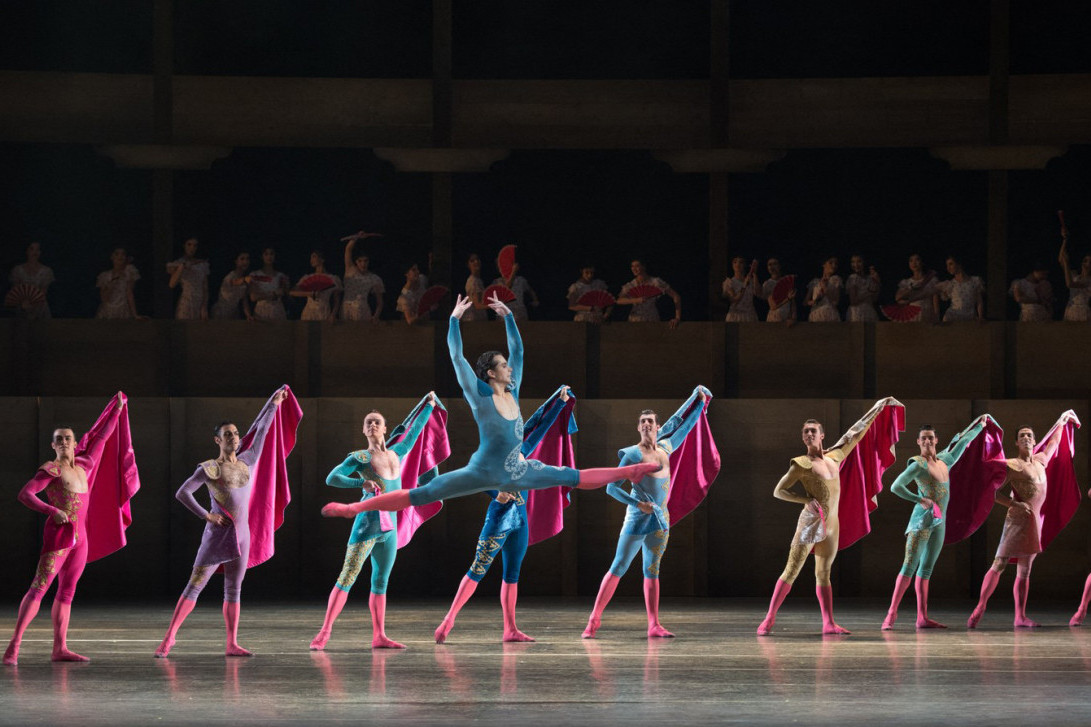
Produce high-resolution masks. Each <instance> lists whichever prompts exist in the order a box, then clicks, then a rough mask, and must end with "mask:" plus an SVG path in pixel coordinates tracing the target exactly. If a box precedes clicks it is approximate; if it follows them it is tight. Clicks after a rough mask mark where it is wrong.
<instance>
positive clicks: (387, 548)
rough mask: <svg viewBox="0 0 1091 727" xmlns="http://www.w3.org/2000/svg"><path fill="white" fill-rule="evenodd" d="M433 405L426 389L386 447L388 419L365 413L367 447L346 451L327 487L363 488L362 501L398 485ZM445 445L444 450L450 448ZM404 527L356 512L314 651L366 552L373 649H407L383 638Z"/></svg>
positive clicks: (387, 516) (326, 636)
mask: <svg viewBox="0 0 1091 727" xmlns="http://www.w3.org/2000/svg"><path fill="white" fill-rule="evenodd" d="M435 407H436V394H435V392H434V391H430V392H428V395H427V396H426V397H425V398H424V400H423V401H422V402H421V404H420V405H418V406H417V407H415V408H414V409H413V412H412V413H411V414H410V415H409V419H407V420H406V422H405V423H404V424H403V426H405V427H406V429H407V431H404V436H403V437H400V438H398V440H397V441H394V437H392V438H391V441H390V442H389V446H388V442H387V439H386V419H385V418H384V417H383V415H382V414H381V413H379V412H378V411H375V410H372V411H371V412H370V413H368V415H367V416H365V417H364V428H363V432H364V435H366V436H367V445H368V446H367V449H361V450H358V451H356V452H352V453H350V454H349V456H348V457H346V458H345V461H344V462H342V463H341V464H340V465H338V466H337V467H334V468H333V470H332V471H331V472H330V474H329V476H327V477H326V484H327V485H330V486H331V487H345V488H353V489H355V488H357V487H361V488H363V490H364V493H363V497H362V498H361V499H364V500H366V499H367V498H369V497H372V496H374V495H376V494H379V493H381V492H391V491H392V490H400V489H401V488H402V475H403V467H402V465H403V463H404V462H405V460H406V457H407V456H408V455H409V453H410V452H411V451H412V450H413V449H414V448H415V447H416V446H417V442H418V439H419V438H420V435H421V432H423V431H424V428H425V425H426V424H428V423H429V422H430V421H431V419H432V413H433V411H434V410H435ZM445 422H446V416H444V417H443V421H442V422H437V424H436V428H437V429H438V430H439V431H440V433H441V435H442V438H443V441H444V443H446V431H445V428H444V425H445ZM399 429H401V427H399ZM445 449H446V451H447V453H449V452H450V448H449V447H445ZM435 464H436V462H431V461H429V462H428V463H426V467H425V469H431V468H432V467H433V466H435ZM407 474H410V475H411V476H412V478H413V483H409V482H406V483H405V484H408V485H411V484H415V483H416V473H407ZM399 526H401V527H399ZM404 527H405V523H399V522H398V516H397V514H396V513H386V512H384V513H378V512H362V513H360V514H359V515H357V516H356V520H355V521H354V522H353V523H352V533H351V534H350V535H349V542H348V550H347V551H346V552H345V563H344V565H343V566H342V567H341V575H340V576H339V577H338V578H337V582H336V583H335V584H334V586H333V590H331V591H330V597H329V602H328V604H327V606H326V618H325V620H324V621H323V622H322V629H321V630H320V631H319V632H318V635H317V636H315V637H314V639H313V640H312V641H311V649H312V650H314V651H320V650H322V649H324V648H325V647H326V642H328V641H329V640H330V632H331V631H332V629H333V623H334V621H336V620H337V617H338V615H340V613H341V609H343V608H344V607H345V602H346V601H347V600H348V595H349V589H351V588H352V585H353V584H354V583H355V582H356V577H357V576H359V575H360V569H361V568H363V567H364V561H366V560H367V559H368V557H369V556H370V558H371V596H370V598H369V599H368V607H369V609H370V611H371V648H373V649H404V648H405V645H404V644H399V643H398V642H397V641H394V640H393V639H390V638H387V635H386V630H385V628H384V625H385V622H386V586H387V582H388V581H389V580H390V571H391V569H393V568H394V558H395V557H396V556H397V554H398V547H399V546H400V545H403V544H404V543H400V542H399V541H400V540H401V538H399V537H398V536H399V532H400V531H402V530H403V529H404Z"/></svg>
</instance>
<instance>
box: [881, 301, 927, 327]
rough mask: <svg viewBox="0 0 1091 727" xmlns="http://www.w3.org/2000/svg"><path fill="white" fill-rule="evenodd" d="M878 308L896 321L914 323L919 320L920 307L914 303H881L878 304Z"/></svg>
mask: <svg viewBox="0 0 1091 727" xmlns="http://www.w3.org/2000/svg"><path fill="white" fill-rule="evenodd" d="M879 310H881V311H882V312H883V315H884V316H886V317H887V318H889V319H890V320H892V321H898V322H899V323H915V322H916V321H919V320H920V317H921V307H920V306H919V305H917V304H915V303H907V304H905V305H883V306H879Z"/></svg>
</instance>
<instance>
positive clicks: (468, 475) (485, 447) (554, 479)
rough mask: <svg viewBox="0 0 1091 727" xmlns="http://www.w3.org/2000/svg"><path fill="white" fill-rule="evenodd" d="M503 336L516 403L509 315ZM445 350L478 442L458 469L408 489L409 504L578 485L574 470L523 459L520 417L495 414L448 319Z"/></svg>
mask: <svg viewBox="0 0 1091 727" xmlns="http://www.w3.org/2000/svg"><path fill="white" fill-rule="evenodd" d="M504 327H505V329H506V330H507V334H508V365H509V366H511V369H512V372H511V382H512V383H511V395H512V396H513V397H515V402H516V404H518V403H519V385H520V383H521V382H522V379H523V340H522V338H520V337H519V329H518V328H517V327H516V325H515V319H514V318H513V317H512V316H511V315H506V316H504ZM447 346H448V348H449V349H450V352H451V362H452V363H453V364H454V367H455V374H456V376H457V377H458V383H459V386H461V387H462V396H463V397H465V399H466V401H467V402H468V403H469V404H470V410H471V411H472V412H473V415H474V420H475V421H476V422H477V433H478V436H479V437H480V444H479V445H478V448H477V451H476V452H474V453H473V456H471V457H470V462H469V463H468V464H467V465H466V466H465V467H463V468H461V469H457V470H452V471H450V472H445V473H443V474H441V475H439V476H438V477H436V478H435V479H434V480H432V481H431V482H429V483H428V484H427V485H424V486H423V487H416V488H414V489H412V490H410V491H409V503H410V504H411V505H427V504H428V503H430V502H436V501H438V500H446V499H448V498H451V497H460V496H462V495H470V494H473V493H475V492H485V491H486V490H504V491H507V492H517V491H520V490H540V489H545V488H547V487H556V486H557V485H565V486H567V487H575V486H576V485H577V484H579V479H580V473H579V470H575V469H572V468H571V467H553V466H550V465H545V464H542V463H541V462H539V461H537V460H534V459H526V458H525V457H524V455H523V451H522V447H523V417H522V415H521V414H520V415H519V416H517V417H516V418H515V419H506V418H504V417H503V416H501V415H500V412H498V411H497V410H496V404H494V403H493V399H492V389H491V388H489V386H487V385H486V384H485V382H483V381H481V380H480V379H478V378H477V377H476V376H475V375H474V372H473V369H472V368H471V367H470V364H469V363H467V361H466V359H465V358H464V357H463V355H462V335H461V334H460V332H459V324H458V319H457V318H452V319H451V323H450V328H449V329H448V331H447Z"/></svg>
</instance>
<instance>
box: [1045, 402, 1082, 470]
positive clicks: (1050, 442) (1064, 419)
mask: <svg viewBox="0 0 1091 727" xmlns="http://www.w3.org/2000/svg"><path fill="white" fill-rule="evenodd" d="M1069 420H1075V421H1076V423H1077V426H1078V425H1079V421H1080V420H1079V419H1077V418H1076V412H1074V411H1072V410H1071V409H1069V410H1068V411H1066V412H1065V413H1064V414H1061V417H1060V419H1058V420H1057V423H1056V424H1054V425H1053V433H1052V434H1051V435H1050V436H1049V439H1047V440H1046V442H1045V445H1044V446H1043V447H1042V449H1041V450H1039V451H1038V456H1039V457H1044V458H1045V460H1046V462H1049V461H1051V460H1052V459H1053V456H1054V455H1055V454H1057V447H1058V446H1059V445H1060V444H1061V434H1062V433H1063V432H1064V425H1065V424H1067V423H1068V422H1069Z"/></svg>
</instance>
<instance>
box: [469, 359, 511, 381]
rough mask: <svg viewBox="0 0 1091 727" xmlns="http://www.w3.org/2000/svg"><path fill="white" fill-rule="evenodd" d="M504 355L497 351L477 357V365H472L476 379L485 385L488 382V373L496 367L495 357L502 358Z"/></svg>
mask: <svg viewBox="0 0 1091 727" xmlns="http://www.w3.org/2000/svg"><path fill="white" fill-rule="evenodd" d="M503 355H504V354H502V353H500V352H499V351H486V352H485V353H483V354H481V355H480V356H478V357H477V363H476V364H474V373H475V374H477V378H479V379H481V380H482V381H484V382H485V383H488V382H489V372H490V371H492V370H493V368H494V367H495V366H496V363H495V359H496V357H497V356H503Z"/></svg>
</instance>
